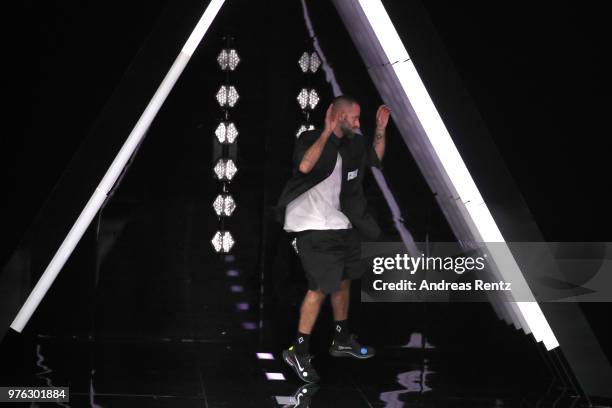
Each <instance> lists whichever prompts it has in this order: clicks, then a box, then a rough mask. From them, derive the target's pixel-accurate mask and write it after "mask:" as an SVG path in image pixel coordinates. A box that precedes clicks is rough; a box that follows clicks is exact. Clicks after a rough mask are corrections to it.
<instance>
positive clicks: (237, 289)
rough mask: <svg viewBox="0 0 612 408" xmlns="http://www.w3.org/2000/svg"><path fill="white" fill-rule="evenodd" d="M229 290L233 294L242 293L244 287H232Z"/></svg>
mask: <svg viewBox="0 0 612 408" xmlns="http://www.w3.org/2000/svg"><path fill="white" fill-rule="evenodd" d="M230 290H231V291H232V292H234V293H241V292H244V287H243V286H242V285H232V286H230Z"/></svg>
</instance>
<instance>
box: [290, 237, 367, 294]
mask: <svg viewBox="0 0 612 408" xmlns="http://www.w3.org/2000/svg"><path fill="white" fill-rule="evenodd" d="M296 246H297V251H298V255H299V257H300V260H301V261H302V266H303V267H304V272H305V273H306V279H308V289H310V290H317V289H321V291H322V292H323V293H333V292H336V291H338V290H339V289H340V281H342V280H345V279H359V278H360V277H361V276H362V275H363V273H364V272H365V268H366V264H365V263H364V261H363V260H362V259H361V240H360V237H359V234H358V233H357V231H355V230H353V229H341V230H306V231H301V232H298V233H297V241H296Z"/></svg>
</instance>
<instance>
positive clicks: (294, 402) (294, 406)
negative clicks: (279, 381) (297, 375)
mask: <svg viewBox="0 0 612 408" xmlns="http://www.w3.org/2000/svg"><path fill="white" fill-rule="evenodd" d="M319 388H320V387H319V386H318V385H317V384H304V385H302V386H301V387H300V388H298V390H297V391H296V392H295V393H294V394H293V396H292V397H291V403H290V404H287V405H283V408H308V407H309V406H310V401H311V400H312V397H313V396H314V394H315V392H317V391H318V390H319Z"/></svg>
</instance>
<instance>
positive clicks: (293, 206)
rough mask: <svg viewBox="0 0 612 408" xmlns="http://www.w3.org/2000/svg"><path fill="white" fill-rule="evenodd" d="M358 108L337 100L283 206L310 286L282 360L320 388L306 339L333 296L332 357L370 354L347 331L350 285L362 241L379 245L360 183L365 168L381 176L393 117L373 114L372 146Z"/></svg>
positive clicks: (313, 135) (304, 152)
mask: <svg viewBox="0 0 612 408" xmlns="http://www.w3.org/2000/svg"><path fill="white" fill-rule="evenodd" d="M360 112H361V108H360V106H359V104H358V103H357V101H356V100H355V99H353V98H351V97H348V96H339V97H337V98H335V99H334V100H333V103H332V104H331V105H330V106H329V108H328V109H327V112H326V114H325V127H324V129H323V131H321V130H312V131H306V132H303V133H302V134H301V135H300V137H299V138H298V140H297V142H296V146H295V152H294V156H293V164H294V172H293V177H292V178H291V179H290V180H289V182H288V183H287V185H286V186H285V189H284V190H283V192H282V194H281V197H280V199H279V203H278V207H277V209H278V210H279V211H280V212H283V211H284V229H285V230H286V231H288V232H291V233H295V234H296V236H297V238H296V241H294V242H295V246H296V250H297V252H298V255H299V257H300V260H301V262H302V265H303V267H304V271H305V273H306V278H307V280H308V292H307V293H306V296H305V297H304V301H303V302H302V306H301V309H300V319H299V324H298V332H297V336H296V338H295V340H294V341H293V344H292V345H291V346H290V347H289V349H287V350H284V351H283V358H284V360H285V361H286V362H287V364H289V365H290V366H291V367H292V368H293V369H294V371H295V372H296V374H297V375H298V376H299V377H300V379H302V380H303V381H306V382H317V381H318V380H319V376H318V375H317V373H316V371H315V370H314V368H313V367H312V365H311V363H310V361H311V359H312V356H311V355H310V354H309V339H310V334H311V331H312V328H313V326H314V324H315V322H316V320H317V316H318V314H319V310H320V307H321V304H322V303H323V301H324V300H325V297H326V296H327V295H328V294H329V295H330V297H331V303H332V309H333V317H334V339H333V342H332V345H331V347H330V349H329V352H330V354H331V355H332V356H334V357H353V358H358V359H365V358H370V357H372V356H374V354H375V350H374V349H373V348H372V347H368V346H363V345H360V344H359V343H358V342H357V340H356V339H355V336H354V335H352V334H350V332H349V329H348V326H347V318H348V306H349V294H350V284H351V280H353V279H358V278H360V277H361V275H362V274H363V272H364V269H363V267H362V262H361V256H360V252H361V237H365V238H366V239H370V240H374V239H376V238H377V237H378V235H379V234H380V229H379V227H378V225H377V224H376V222H375V221H374V219H373V218H372V217H371V216H370V215H369V214H368V213H367V212H366V206H367V202H366V199H365V196H364V193H363V186H362V181H363V176H364V172H365V170H366V168H367V167H368V166H375V167H378V168H380V160H381V159H382V157H383V154H384V151H385V129H386V127H387V123H388V120H389V114H390V112H391V111H390V109H389V108H388V107H387V106H385V105H382V106H380V107H379V108H378V111H377V112H376V131H375V134H374V140H373V142H372V144H369V143H367V142H366V140H365V137H364V136H363V135H361V134H359V133H356V132H355V131H356V130H357V129H359V116H360Z"/></svg>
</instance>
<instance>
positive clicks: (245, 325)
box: [242, 322, 257, 330]
mask: <svg viewBox="0 0 612 408" xmlns="http://www.w3.org/2000/svg"><path fill="white" fill-rule="evenodd" d="M242 328H243V329H245V330H255V329H257V324H256V323H254V322H242Z"/></svg>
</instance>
